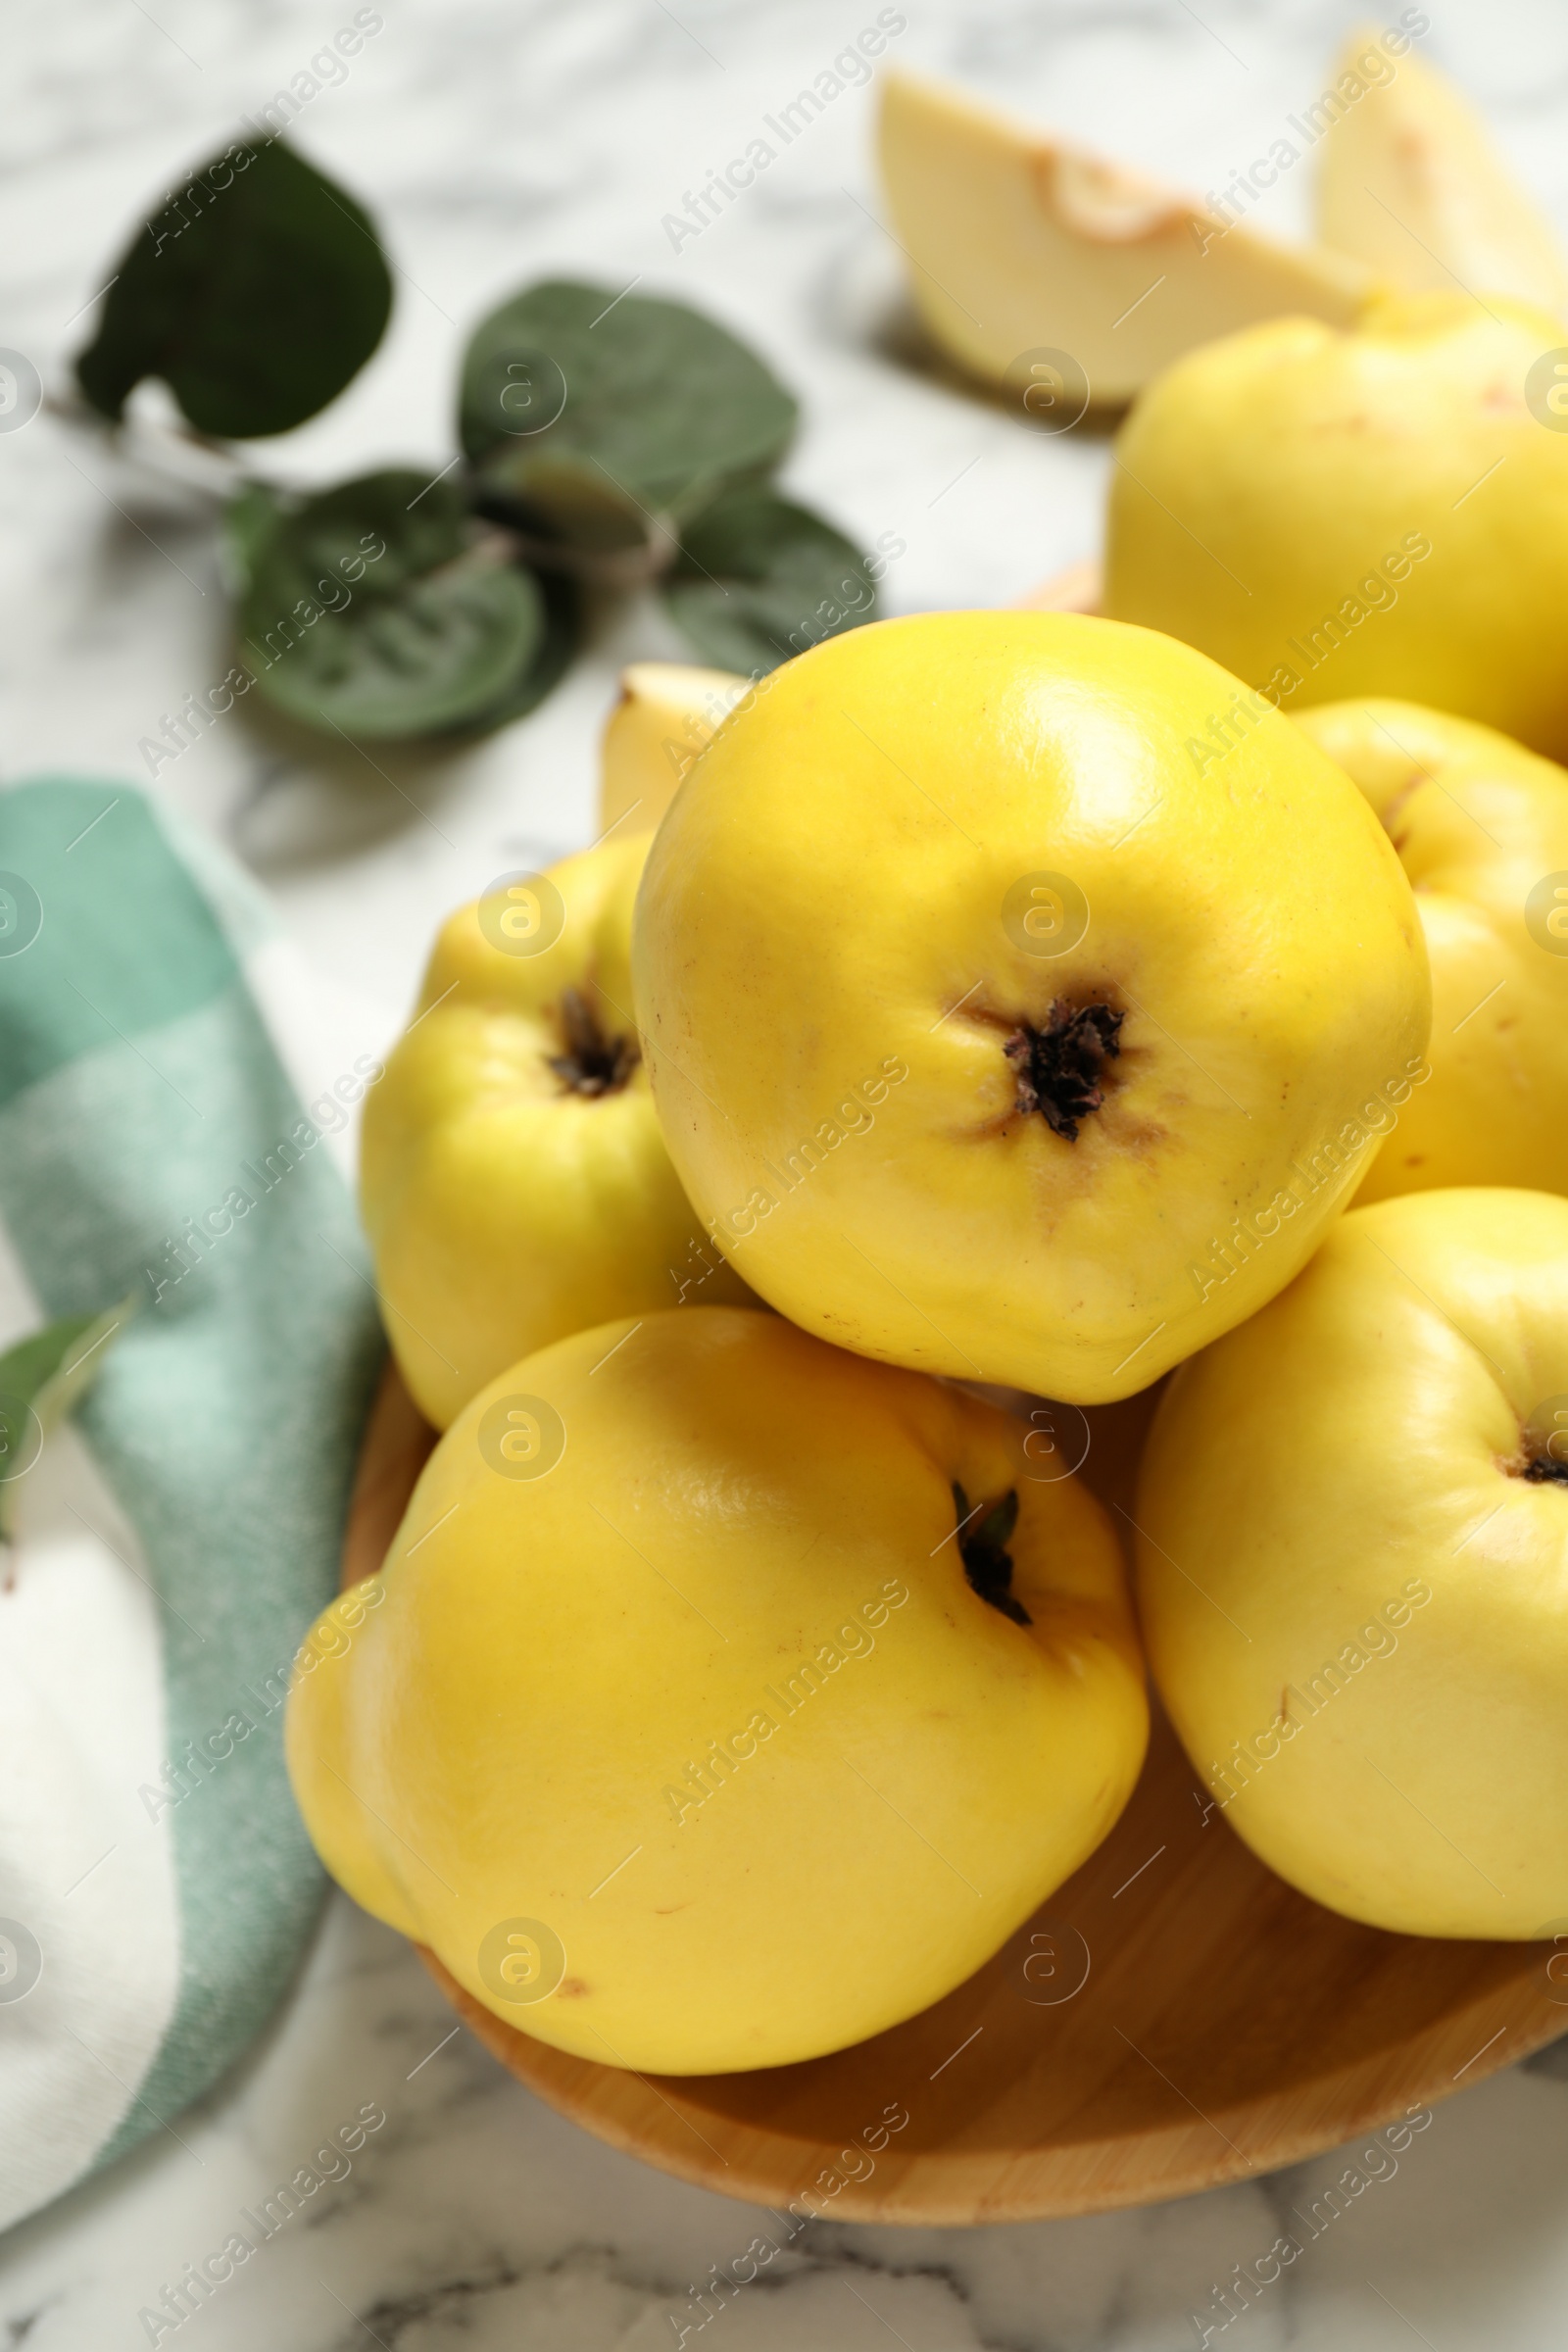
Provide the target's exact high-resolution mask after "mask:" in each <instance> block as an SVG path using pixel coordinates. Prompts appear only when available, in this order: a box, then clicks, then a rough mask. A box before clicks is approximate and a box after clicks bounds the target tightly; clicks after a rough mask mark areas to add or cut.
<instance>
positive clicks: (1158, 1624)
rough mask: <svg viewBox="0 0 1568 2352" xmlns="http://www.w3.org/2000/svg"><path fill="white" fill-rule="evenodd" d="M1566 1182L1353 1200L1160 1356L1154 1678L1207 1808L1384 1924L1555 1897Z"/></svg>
mask: <svg viewBox="0 0 1568 2352" xmlns="http://www.w3.org/2000/svg"><path fill="white" fill-rule="evenodd" d="M1565 1482H1568V1201H1563V1200H1561V1199H1559V1198H1556V1197H1554V1196H1551V1195H1548V1194H1544V1193H1527V1192H1509V1191H1503V1190H1496V1191H1482V1190H1475V1191H1455V1192H1447V1193H1417V1194H1410V1195H1408V1196H1407V1197H1406V1198H1404V1199H1403V1200H1398V1201H1380V1202H1378V1203H1377V1205H1376V1206H1374V1207H1371V1208H1362V1209H1356V1210H1354V1211H1353V1212H1352V1213H1351V1214H1350V1215H1349V1216H1348V1217H1346V1218H1345V1219H1344V1220H1343V1221H1342V1222H1341V1223H1340V1224H1339V1225H1337V1226H1336V1227H1335V1229H1334V1231H1333V1232H1332V1233H1331V1234H1330V1235H1329V1237H1328V1239H1327V1241H1326V1242H1325V1243H1324V1245H1323V1248H1322V1249H1321V1250H1319V1251H1318V1253H1317V1255H1316V1256H1315V1257H1314V1258H1313V1259H1312V1262H1311V1264H1310V1265H1309V1266H1307V1267H1306V1269H1305V1270H1304V1272H1302V1273H1301V1274H1299V1276H1298V1277H1297V1279H1296V1281H1295V1282H1294V1283H1293V1284H1292V1285H1291V1287H1290V1289H1289V1290H1287V1291H1285V1292H1283V1293H1282V1294H1281V1295H1280V1297H1279V1298H1278V1299H1274V1300H1272V1302H1271V1303H1270V1304H1269V1305H1268V1306H1266V1307H1264V1309H1263V1311H1262V1312H1261V1313H1260V1314H1258V1315H1256V1316H1254V1317H1253V1319H1252V1320H1251V1322H1250V1323H1247V1324H1244V1325H1243V1326H1242V1328H1241V1329H1240V1330H1239V1331H1233V1332H1231V1333H1230V1334H1229V1335H1228V1336H1227V1337H1226V1338H1225V1339H1223V1340H1220V1341H1219V1342H1217V1343H1216V1345H1215V1346H1214V1347H1212V1348H1205V1349H1204V1351H1203V1353H1202V1354H1201V1355H1199V1356H1195V1357H1194V1359H1193V1361H1192V1362H1191V1363H1189V1364H1184V1365H1183V1366H1182V1369H1181V1370H1180V1371H1179V1372H1178V1373H1177V1375H1176V1377H1175V1379H1174V1380H1173V1381H1172V1383H1171V1385H1170V1388H1169V1389H1168V1391H1167V1392H1166V1394H1165V1397H1163V1398H1162V1400H1161V1403H1160V1407H1159V1411H1158V1414H1157V1417H1156V1419H1155V1422H1154V1427H1153V1430H1152V1435H1151V1438H1150V1441H1149V1446H1148V1449H1147V1451H1146V1453H1145V1456H1144V1463H1143V1469H1142V1474H1141V1477H1140V1481H1139V1500H1138V1524H1139V1527H1140V1529H1141V1530H1142V1531H1143V1533H1142V1535H1141V1537H1140V1541H1139V1546H1138V1594H1139V1609H1140V1615H1141V1619H1142V1623H1143V1627H1144V1633H1145V1638H1146V1640H1147V1642H1148V1644H1149V1655H1150V1664H1151V1666H1152V1670H1153V1675H1154V1680H1155V1683H1156V1684H1157V1686H1158V1689H1159V1691H1160V1695H1161V1697H1162V1698H1163V1699H1164V1702H1165V1705H1166V1707H1167V1708H1168V1710H1169V1712H1170V1717H1171V1720H1172V1722H1173V1723H1174V1725H1175V1727H1176V1730H1177V1732H1178V1733H1179V1734H1180V1737H1181V1740H1182V1742H1183V1744H1184V1745H1185V1747H1186V1749H1187V1752H1188V1755H1189V1756H1190V1757H1191V1759H1192V1762H1193V1764H1194V1767H1195V1769H1196V1770H1197V1772H1198V1773H1199V1775H1200V1777H1201V1780H1202V1781H1203V1782H1204V1783H1205V1785H1206V1787H1207V1789H1208V1790H1209V1793H1210V1795H1211V1796H1212V1798H1213V1800H1214V1802H1215V1804H1216V1805H1217V1806H1219V1807H1220V1808H1222V1809H1223V1811H1224V1815H1225V1819H1226V1820H1227V1821H1228V1822H1229V1823H1230V1824H1231V1825H1232V1827H1233V1828H1234V1829H1235V1830H1236V1832H1237V1834H1238V1836H1239V1837H1241V1838H1245V1839H1246V1840H1247V1843H1248V1844H1249V1845H1250V1847H1251V1848H1252V1850H1253V1852H1254V1853H1256V1854H1258V1855H1260V1856H1261V1858H1262V1859H1263V1860H1264V1861H1265V1862H1266V1863H1268V1864H1269V1866H1270V1867H1271V1868H1272V1869H1274V1870H1277V1871H1278V1872H1279V1874H1280V1876H1281V1877H1282V1878H1284V1879H1287V1880H1289V1882H1290V1884H1291V1885H1292V1886H1293V1887H1299V1888H1300V1889H1301V1891H1302V1892H1303V1893H1305V1894H1309V1895H1311V1896H1312V1897H1313V1899H1314V1900H1315V1901H1317V1902H1320V1903H1326V1904H1327V1905H1328V1906H1329V1908H1330V1909H1331V1910H1334V1911H1341V1912H1344V1913H1346V1914H1347V1915H1348V1917H1350V1918H1351V1919H1359V1920H1365V1921H1367V1922H1368V1923H1369V1924H1370V1925H1371V1926H1373V1927H1379V1928H1388V1929H1391V1930H1393V1931H1395V1932H1396V1933H1397V1934H1400V1935H1405V1936H1494V1937H1511V1936H1519V1937H1530V1936H1543V1935H1550V1934H1553V1933H1555V1932H1556V1931H1557V1930H1559V1929H1561V1928H1562V1927H1563V1922H1564V1916H1565V1915H1568V1607H1565V1605H1564V1583H1563V1564H1564V1561H1565V1559H1568V1484H1565Z"/></svg>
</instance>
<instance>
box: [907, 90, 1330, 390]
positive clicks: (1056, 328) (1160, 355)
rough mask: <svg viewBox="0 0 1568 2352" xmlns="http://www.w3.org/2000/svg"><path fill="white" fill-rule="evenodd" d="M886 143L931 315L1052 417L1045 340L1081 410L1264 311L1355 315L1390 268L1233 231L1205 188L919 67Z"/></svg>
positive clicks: (931, 323)
mask: <svg viewBox="0 0 1568 2352" xmlns="http://www.w3.org/2000/svg"><path fill="white" fill-rule="evenodd" d="M880 150H881V169H882V179H883V185H884V187H885V190H886V193H887V202H888V208H889V212H890V214H891V217H892V223H893V229H894V233H895V235H896V236H897V238H898V240H899V242H900V244H901V245H902V246H903V248H904V251H905V253H906V254H907V257H908V259H909V261H910V262H911V263H912V264H913V293H914V299H915V302H916V304H917V305H918V308H919V311H920V314H921V316H922V318H923V319H924V321H925V324H926V326H927V328H928V329H929V331H930V333H931V334H932V335H933V336H934V337H935V339H936V341H937V342H938V343H939V344H940V345H941V346H942V348H943V349H944V350H945V351H946V352H948V353H949V354H951V356H952V357H953V358H955V359H956V360H957V361H958V362H959V363H960V364H961V365H962V366H963V367H964V368H967V369H968V370H969V371H970V372H971V373H973V374H975V375H978V376H981V377H983V378H984V379H985V380H987V381H988V382H991V383H993V384H997V385H1000V386H1005V387H1007V388H1009V389H1012V390H1015V391H1016V392H1017V393H1018V396H1019V398H1020V400H1021V401H1022V402H1023V405H1025V406H1026V407H1027V406H1031V404H1033V419H1032V420H1033V421H1035V422H1037V423H1038V422H1047V421H1055V418H1054V417H1049V416H1048V417H1043V416H1042V414H1041V403H1040V401H1039V400H1038V398H1036V396H1035V394H1034V390H1033V384H1034V382H1035V381H1036V380H1039V379H1038V370H1036V371H1033V373H1032V371H1031V368H1030V367H1029V363H1030V362H1031V361H1034V360H1039V359H1040V358H1041V356H1042V355H1050V354H1054V355H1056V357H1057V358H1058V360H1059V358H1060V356H1061V355H1063V354H1064V355H1066V357H1067V358H1068V359H1070V360H1071V361H1072V362H1073V363H1075V365H1076V368H1077V369H1078V370H1079V371H1080V372H1081V378H1082V381H1081V382H1080V383H1078V384H1077V385H1076V393H1077V399H1076V406H1077V412H1078V413H1079V414H1081V413H1082V409H1083V407H1084V406H1085V405H1096V406H1104V407H1111V406H1116V405H1119V404H1121V403H1123V402H1126V401H1128V400H1130V399H1131V398H1132V397H1133V395H1134V394H1135V393H1137V392H1138V391H1139V390H1140V389H1141V388H1142V386H1143V385H1144V384H1145V383H1147V382H1148V381H1149V379H1150V378H1151V377H1152V376H1153V375H1157V374H1158V372H1159V371H1160V369H1161V368H1164V367H1166V366H1167V365H1168V364H1169V363H1170V362H1171V361H1172V360H1174V359H1176V358H1178V357H1179V356H1180V354H1181V353H1182V352H1184V351H1188V350H1190V349H1191V348H1192V347H1193V346H1194V345H1195V344H1198V343H1207V342H1211V341H1212V340H1213V339H1214V338H1215V337H1216V336H1218V335H1226V334H1230V333H1232V332H1233V331H1234V330H1235V329H1236V328H1238V327H1242V326H1250V325H1252V324H1254V323H1255V322H1257V321H1258V320H1260V319H1275V318H1279V317H1282V316H1285V315H1294V316H1299V315H1305V316H1306V317H1308V318H1313V319H1325V320H1327V321H1328V322H1329V323H1330V324H1331V325H1334V326H1348V325H1350V324H1351V323H1352V322H1353V321H1354V319H1356V317H1357V316H1358V314H1359V312H1360V309H1361V305H1362V302H1363V301H1364V299H1365V297H1366V296H1367V294H1368V293H1369V292H1371V291H1372V290H1373V287H1374V285H1375V282H1376V281H1375V280H1374V279H1373V277H1372V274H1371V272H1370V271H1369V270H1366V269H1365V268H1364V267H1363V265H1362V264H1361V263H1359V262H1357V261H1354V260H1351V259H1348V258H1347V257H1346V256H1344V255H1342V254H1338V253H1330V252H1326V251H1322V250H1320V249H1318V248H1315V247H1311V246H1303V247H1299V248H1297V247H1292V246H1289V245H1284V244H1280V243H1277V242H1276V241H1275V240H1274V239H1272V238H1269V237H1265V236H1263V235H1261V234H1260V233H1259V232H1258V231H1257V230H1256V229H1253V228H1250V227H1248V226H1246V225H1245V224H1244V223H1241V222H1238V223H1236V224H1234V225H1232V226H1231V227H1229V228H1227V227H1226V226H1225V224H1224V221H1223V220H1222V219H1220V218H1219V217H1217V216H1215V215H1214V214H1211V213H1209V212H1207V211H1205V209H1204V207H1203V206H1202V204H1201V202H1200V201H1199V200H1198V199H1197V198H1195V197H1191V196H1187V195H1184V194H1182V193H1181V191H1180V190H1178V189H1174V188H1169V187H1165V186H1163V185H1161V184H1159V183H1158V182H1156V181H1154V180H1151V179H1147V178H1145V177H1143V176H1142V175H1141V174H1139V173H1135V172H1129V171H1126V170H1124V169H1123V168H1122V167H1121V166H1120V165H1118V164H1114V163H1108V162H1104V161H1102V160H1101V159H1100V158H1098V157H1095V156H1092V155H1088V154H1085V153H1083V152H1082V151H1080V150H1077V149H1074V148H1072V147H1070V146H1068V145H1066V144H1064V143H1063V142H1062V141H1060V140H1058V139H1055V138H1051V137H1047V136H1045V135H1043V134H1042V133H1040V132H1038V131H1035V130H1032V129H1030V128H1028V127H1027V126H1024V125H1020V124H1018V123H1014V122H1013V121H1011V120H1010V119H1009V118H1008V117H1007V116H1006V115H1004V114H1001V113H999V112H997V111H996V110H995V109H993V108H991V107H989V106H986V105H983V104H981V103H980V102H978V101H977V100H975V99H972V98H970V97H968V96H967V95H966V94H965V93H963V92H962V91H959V90H956V89H952V88H949V87H947V86H946V85H944V84H941V83H935V82H928V81H924V80H920V79H917V78H915V77H913V76H912V75H909V74H905V73H892V74H889V75H888V76H887V78H886V79H885V81H884V83H883V85H882V113H881V127H880ZM1060 372H1061V373H1062V374H1064V375H1065V374H1068V373H1069V372H1070V371H1068V370H1061V371H1060ZM1073 389H1074V388H1073V387H1071V386H1069V388H1068V390H1067V393H1066V395H1065V397H1066V399H1067V400H1068V402H1069V403H1070V402H1071V401H1072V398H1073ZM1061 421H1062V422H1064V423H1070V422H1072V421H1073V417H1072V415H1071V414H1070V413H1069V411H1068V410H1067V409H1064V410H1063V411H1062V412H1061Z"/></svg>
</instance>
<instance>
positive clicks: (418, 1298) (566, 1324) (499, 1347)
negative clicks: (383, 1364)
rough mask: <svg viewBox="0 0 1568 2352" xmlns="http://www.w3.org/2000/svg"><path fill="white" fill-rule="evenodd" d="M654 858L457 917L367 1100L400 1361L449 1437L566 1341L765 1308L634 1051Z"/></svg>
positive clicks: (370, 1174)
mask: <svg viewBox="0 0 1568 2352" xmlns="http://www.w3.org/2000/svg"><path fill="white" fill-rule="evenodd" d="M650 838H651V837H650V836H649V835H648V834H646V833H635V834H631V835H628V836H627V837H626V838H624V839H622V838H620V837H618V836H617V837H616V839H614V840H613V841H608V842H606V843H604V845H603V846H602V847H601V848H599V849H595V850H589V851H586V852H584V853H583V854H582V855H581V856H579V857H576V858H565V859H564V860H563V861H562V862H561V863H560V864H559V865H553V866H551V867H550V868H548V870H547V871H545V872H543V873H538V874H535V873H524V874H514V875H510V876H504V877H502V879H501V880H500V881H498V882H497V883H495V884H494V885H492V888H491V890H490V891H489V892H488V893H487V894H486V896H485V897H484V898H482V899H479V900H477V901H476V902H474V904H472V905H471V906H467V907H460V909H459V910H458V912H457V913H456V914H454V915H453V916H452V917H451V918H450V919H449V920H448V922H447V923H446V924H445V925H444V926H443V928H442V931H441V934H440V937H439V938H438V939H437V941H436V944H435V949H434V952H433V953H432V955H431V957H430V962H429V967H428V969H427V970H426V972H425V975H424V986H423V988H422V989H421V991H420V995H419V1002H418V1004H417V1006H416V1008H415V1012H414V1017H413V1019H412V1020H411V1022H410V1024H409V1027H408V1030H407V1031H406V1033H405V1034H404V1036H403V1037H402V1038H401V1039H400V1040H399V1042H398V1044H397V1046H396V1048H395V1049H394V1051H393V1052H392V1054H390V1056H389V1057H388V1060H387V1065H386V1075H385V1077H384V1078H383V1079H382V1080H381V1082H380V1084H379V1085H378V1086H377V1087H375V1088H374V1089H373V1091H372V1092H371V1093H370V1094H369V1095H368V1097H367V1100H366V1106H365V1124H364V1131H363V1136H362V1141H361V1173H360V1206H361V1211H362V1214H363V1216H364V1220H365V1229H366V1232H367V1233H368V1236H369V1240H370V1247H371V1250H372V1251H373V1252H374V1258H375V1272H376V1281H377V1285H378V1287H379V1290H380V1293H381V1298H382V1301H383V1305H384V1309H385V1316H386V1326H387V1336H388V1338H389V1340H390V1342H391V1346H392V1352H393V1354H394V1355H395V1356H396V1358H397V1361H398V1365H399V1367H400V1369H401V1371H402V1373H403V1377H404V1379H405V1380H406V1381H407V1383H408V1386H409V1390H410V1393H411V1394H412V1396H413V1397H414V1399H415V1401H416V1403H417V1405H418V1407H419V1409H420V1411H421V1412H422V1413H423V1414H424V1416H425V1418H426V1419H427V1420H429V1421H431V1422H433V1423H434V1425H435V1427H436V1428H437V1429H444V1428H445V1427H446V1426H447V1423H448V1422H449V1421H451V1420H452V1418H453V1417H454V1415H455V1414H456V1413H457V1412H458V1411H459V1410H460V1409H461V1408H462V1406H464V1405H465V1404H466V1402H467V1400H468V1398H469V1397H472V1396H473V1395H474V1394H475V1393H476V1391H478V1390H479V1389H482V1388H483V1387H484V1385H485V1383H486V1381H488V1380H493V1379H494V1378H495V1375H496V1374H497V1373H498V1372H500V1371H502V1370H504V1369H505V1367H506V1366H507V1365H508V1364H511V1363H515V1362H516V1360H517V1358H518V1356H519V1355H526V1354H530V1353H531V1352H532V1351H533V1349H534V1348H541V1347H544V1346H545V1345H546V1344H547V1343H548V1342H549V1341H551V1340H556V1339H561V1338H563V1337H564V1335H565V1334H566V1333H567V1332H572V1331H584V1330H586V1329H588V1328H589V1327H590V1326H591V1325H593V1324H596V1323H603V1322H606V1321H607V1320H608V1319H609V1318H610V1317H611V1316H612V1315H618V1314H631V1315H636V1314H651V1313H653V1312H654V1311H655V1310H656V1309H658V1308H661V1307H667V1306H671V1305H676V1304H681V1303H685V1302H687V1301H690V1300H698V1299H700V1300H702V1301H703V1302H704V1303H708V1302H710V1301H730V1302H735V1301H739V1300H743V1299H747V1298H748V1297H749V1296H750V1294H749V1293H748V1291H747V1289H746V1286H745V1285H744V1283H742V1282H740V1280H739V1279H738V1277H737V1276H736V1275H735V1274H734V1273H733V1272H732V1271H731V1270H730V1269H729V1268H728V1267H727V1266H726V1265H725V1263H724V1261H723V1259H722V1257H721V1255H720V1254H719V1252H718V1250H715V1249H714V1248H713V1246H712V1245H711V1243H710V1242H709V1241H707V1239H706V1237H705V1236H704V1234H703V1231H702V1227H701V1226H700V1224H699V1223H698V1221H697V1219H696V1217H695V1216H694V1215H693V1213H692V1209H691V1204H690V1202H689V1201H687V1199H686V1196H685V1194H684V1193H683V1192H682V1190H681V1186H680V1179H679V1178H678V1177H677V1176H676V1174H675V1171H674V1169H673V1168H672V1167H671V1166H670V1163H669V1154H668V1153H667V1152H666V1151H665V1150H664V1147H663V1144H662V1141H661V1138H660V1133H659V1122H658V1120H657V1118H656V1116H655V1113H654V1105H653V1099H652V1096H651V1095H650V1093H649V1086H648V1072H647V1069H646V1068H645V1067H644V1064H643V1061H642V1055H641V1051H640V1048H639V1045H638V1039H637V1021H636V1016H635V1013H634V1010H633V1006H632V985H631V972H630V966H629V954H630V937H631V916H632V907H633V903H634V900H635V897H636V891H637V881H638V876H639V875H640V873H641V871H642V864H643V859H644V858H645V857H646V855H647V852H648V843H649V840H650Z"/></svg>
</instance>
